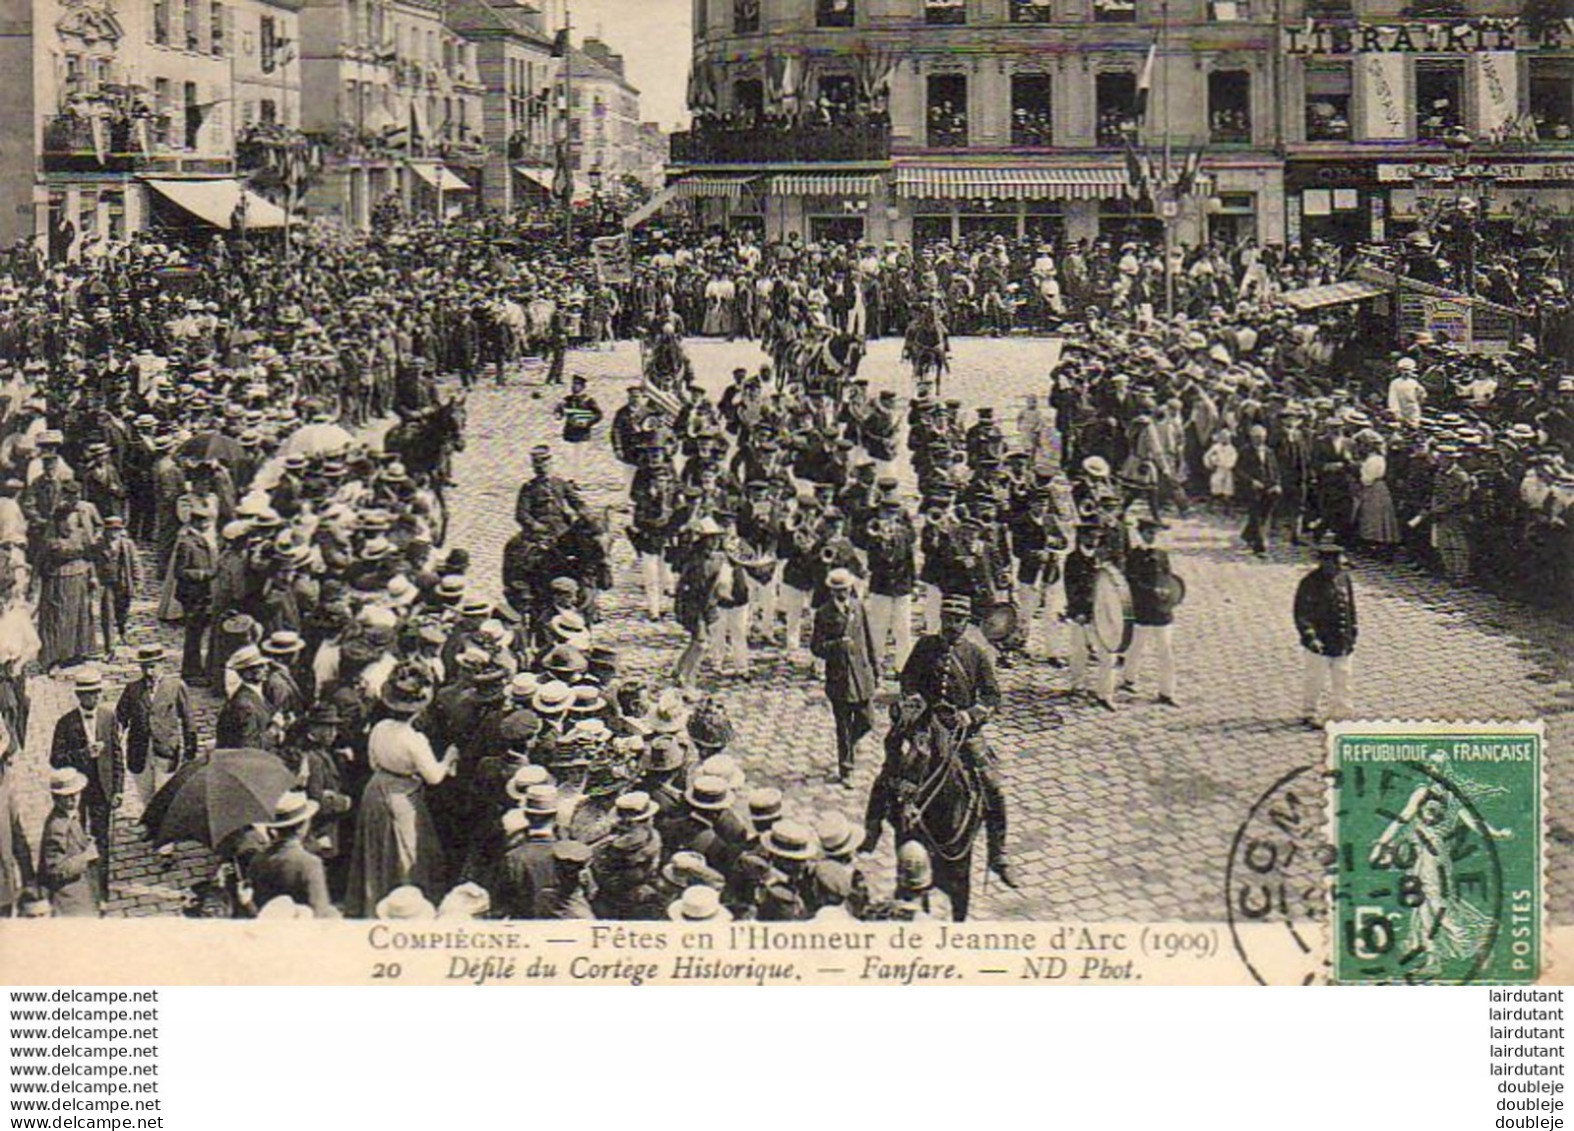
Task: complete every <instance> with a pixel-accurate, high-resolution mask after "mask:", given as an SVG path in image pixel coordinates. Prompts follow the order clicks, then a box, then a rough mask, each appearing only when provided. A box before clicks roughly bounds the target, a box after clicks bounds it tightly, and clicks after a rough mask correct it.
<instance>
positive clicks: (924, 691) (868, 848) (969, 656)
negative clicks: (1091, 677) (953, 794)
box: [862, 595, 1017, 888]
mask: <svg viewBox="0 0 1574 1131" xmlns="http://www.w3.org/2000/svg"><path fill="white" fill-rule="evenodd" d="M972 611H973V603H972V601H971V600H970V599H969V598H967V597H964V596H959V595H948V596H947V597H946V598H945V600H944V601H943V602H942V604H941V616H940V631H939V632H937V633H934V634H933V635H929V636H925V637H923V638H922V639H921V640H919V642H918V643H917V645H915V646H914V648H913V654H912V655H911V656H910V657H908V660H907V664H906V666H905V667H903V668H902V676H901V686H902V697H903V699H909V698H911V697H914V696H916V697H917V698H918V699H919V700H921V701H922V709H921V710H920V711H916V712H913V713H912V715H911V717H910V718H909V719H908V720H907V721H906V722H905V724H904V725H893V726H892V728H891V731H890V733H888V734H887V735H886V740H885V743H886V746H885V764H884V765H883V766H881V767H880V773H879V776H878V777H876V778H875V782H874V787H873V788H872V789H871V791H870V794H869V808H868V811H867V813H866V814H865V816H864V832H865V836H864V843H863V848H862V851H864V852H873V851H874V849H875V846H876V845H877V844H878V843H879V841H880V833H881V828H882V822H883V821H885V820H887V819H888V818H891V817H893V816H894V812H893V809H894V806H895V804H896V780H895V777H896V773H897V768H898V767H899V766H900V764H901V758H902V743H903V742H904V741H905V740H906V739H907V738H908V737H909V736H910V735H912V734H914V733H916V732H917V730H918V728H921V727H923V726H927V725H928V723H929V721H930V717H931V716H932V715H936V714H938V715H939V716H940V717H941V718H942V720H945V721H948V723H949V725H951V726H953V727H957V726H959V727H961V728H962V734H963V738H962V741H961V743H960V745H959V747H958V752H959V754H960V755H961V757H962V759H963V762H964V765H966V766H967V767H968V769H970V770H971V771H972V772H973V774H974V779H975V781H976V782H977V784H978V786H979V789H980V791H981V792H982V794H983V802H984V832H985V838H986V841H987V846H988V860H989V868H990V870H991V871H992V872H994V873H995V875H997V876H999V877H1000V881H1001V883H1003V884H1005V885H1006V886H1007V887H1012V888H1014V887H1016V886H1017V885H1016V880H1015V879H1014V878H1013V876H1012V874H1011V865H1010V860H1009V859H1008V857H1007V855H1006V803H1005V796H1004V795H1003V794H1002V793H1001V790H1000V781H999V778H998V776H997V775H996V772H995V767H994V756H993V754H992V753H991V751H990V749H989V743H988V741H987V740H986V739H985V737H984V733H983V729H984V726H985V724H986V723H987V722H988V721H989V718H990V716H991V715H993V714H994V712H995V710H996V709H997V708H998V707H999V706H1000V683H999V681H998V680H997V679H996V678H995V665H994V661H992V660H991V659H990V658H989V652H988V650H987V649H986V648H985V647H984V646H982V645H980V644H978V643H976V642H975V641H974V640H972V639H971V638H970V637H968V636H967V635H965V633H966V630H967V627H968V624H969V622H970V619H971V617H972Z"/></svg>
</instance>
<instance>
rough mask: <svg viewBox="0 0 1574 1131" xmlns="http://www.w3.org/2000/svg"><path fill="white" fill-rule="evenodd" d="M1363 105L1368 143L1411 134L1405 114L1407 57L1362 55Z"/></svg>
mask: <svg viewBox="0 0 1574 1131" xmlns="http://www.w3.org/2000/svg"><path fill="white" fill-rule="evenodd" d="M1358 73H1359V74H1360V79H1359V83H1360V88H1361V106H1362V108H1363V109H1362V114H1363V117H1364V119H1365V127H1366V128H1365V130H1364V136H1365V137H1366V138H1367V139H1368V140H1377V139H1382V138H1392V139H1395V140H1398V139H1402V138H1405V137H1407V136H1408V135H1409V132H1410V131H1409V129H1408V128H1407V126H1406V117H1407V116H1406V114H1405V102H1406V94H1405V57H1404V56H1403V55H1400V54H1396V53H1393V52H1380V53H1377V54H1371V55H1362V56H1360V63H1359V67H1358Z"/></svg>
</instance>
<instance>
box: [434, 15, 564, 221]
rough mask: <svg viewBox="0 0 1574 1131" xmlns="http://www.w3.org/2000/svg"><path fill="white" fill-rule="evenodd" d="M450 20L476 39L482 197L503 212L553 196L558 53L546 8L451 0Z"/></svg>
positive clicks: (452, 25) (461, 31) (468, 36)
mask: <svg viewBox="0 0 1574 1131" xmlns="http://www.w3.org/2000/svg"><path fill="white" fill-rule="evenodd" d="M448 25H449V27H450V28H451V29H452V30H454V31H455V32H457V33H458V34H459V35H461V36H463V37H464V38H466V39H467V40H469V41H470V42H471V43H472V44H474V46H475V53H476V62H477V68H478V72H479V76H480V79H481V85H482V87H483V88H484V91H485V93H484V101H483V105H482V112H481V114H482V131H481V132H482V139H483V141H484V143H485V145H486V164H485V167H484V168H483V169H482V172H481V183H480V190H481V201H482V203H483V205H484V206H485V207H487V208H492V209H497V210H500V211H503V212H509V211H512V210H513V209H514V208H515V207H516V206H517V205H520V204H525V203H529V202H540V201H544V200H546V199H547V198H548V195H549V193H550V191H551V185H552V129H553V115H552V84H553V83H554V81H556V78H557V72H558V65H559V64H558V60H556V59H554V58H552V38H551V36H550V35H549V34H548V33H547V30H546V27H545V25H544V22H543V19H542V15H541V13H540V11H538V10H537V9H536V8H534V7H533V6H531V5H529V4H524V3H516V2H514V0H450V3H449V5H448Z"/></svg>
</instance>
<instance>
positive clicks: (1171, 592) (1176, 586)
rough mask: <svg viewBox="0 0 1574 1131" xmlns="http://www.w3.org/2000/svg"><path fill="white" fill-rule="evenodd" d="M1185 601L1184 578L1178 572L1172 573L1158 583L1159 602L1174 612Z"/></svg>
mask: <svg viewBox="0 0 1574 1131" xmlns="http://www.w3.org/2000/svg"><path fill="white" fill-rule="evenodd" d="M1185 602H1186V579H1185V578H1184V577H1181V576H1180V575H1179V574H1176V573H1172V574H1169V575H1168V576H1167V577H1165V578H1164V580H1163V582H1161V583H1160V589H1159V604H1160V605H1161V606H1162V607H1163V608H1165V609H1166V610H1168V611H1169V612H1174V611H1175V610H1176V609H1178V608H1180V607H1181V605H1183V604H1185Z"/></svg>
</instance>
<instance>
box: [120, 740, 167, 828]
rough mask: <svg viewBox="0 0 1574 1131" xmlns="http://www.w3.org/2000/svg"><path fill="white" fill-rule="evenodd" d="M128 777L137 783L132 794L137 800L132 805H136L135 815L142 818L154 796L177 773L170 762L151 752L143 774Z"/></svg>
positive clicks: (143, 768)
mask: <svg viewBox="0 0 1574 1131" xmlns="http://www.w3.org/2000/svg"><path fill="white" fill-rule="evenodd" d="M127 776H128V777H130V778H131V780H132V781H133V782H135V783H136V789H135V790H134V791H131V792H134V793H135V795H136V798H137V800H136V801H135V802H133V803H132V804H134V805H135V815H136V816H139V817H140V816H141V815H142V811H143V810H144V809H146V808H147V806H148V802H149V801H152V800H153V795H154V794H155V793H157V792H158V791H159V790H161V789H163V788H164V783H165V782H167V781H169V779H170V778H172V777H174V776H175V771H174V770H172V769H170V763H169V761H168V760H166V759H164V758H160V757H158V756H157V755H155V754H153V753H152V752H151V751H150V752H149V753H148V760H147V763H146V764H145V765H144V766H143V767H142V772H141V773H137V774H128V775H127Z"/></svg>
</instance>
